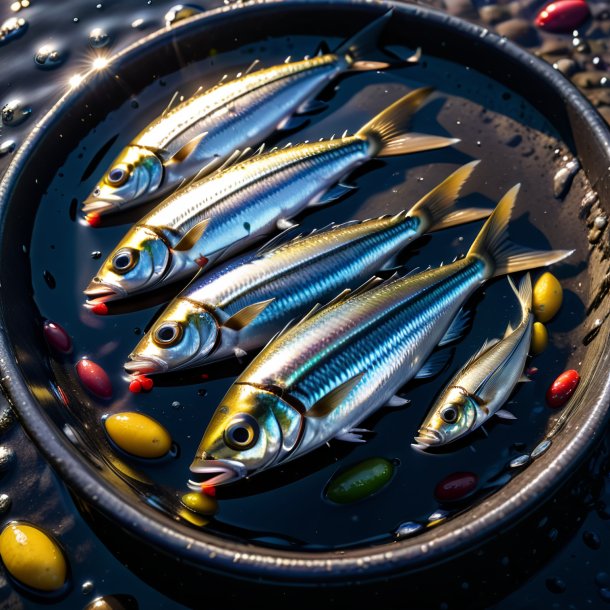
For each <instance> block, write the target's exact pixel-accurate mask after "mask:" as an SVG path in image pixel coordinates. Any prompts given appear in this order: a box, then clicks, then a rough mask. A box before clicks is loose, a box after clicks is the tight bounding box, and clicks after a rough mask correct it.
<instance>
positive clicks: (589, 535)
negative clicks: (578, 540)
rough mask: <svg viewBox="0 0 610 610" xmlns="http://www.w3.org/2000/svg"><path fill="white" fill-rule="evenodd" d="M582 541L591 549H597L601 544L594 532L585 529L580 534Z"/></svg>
mask: <svg viewBox="0 0 610 610" xmlns="http://www.w3.org/2000/svg"><path fill="white" fill-rule="evenodd" d="M582 541H583V542H584V543H585V544H586V545H587V546H588V547H589V548H590V549H593V550H594V551H597V550H598V549H599V548H600V547H601V545H602V543H601V540H600V538H599V536H598V535H597V534H596V533H595V532H591V531H586V532H585V533H584V534H583V535H582Z"/></svg>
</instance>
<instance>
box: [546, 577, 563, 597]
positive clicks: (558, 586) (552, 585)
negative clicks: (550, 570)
mask: <svg viewBox="0 0 610 610" xmlns="http://www.w3.org/2000/svg"><path fill="white" fill-rule="evenodd" d="M545 584H546V588H547V589H548V590H549V591H550V592H551V593H563V592H564V591H565V590H566V583H565V582H564V581H563V580H562V579H561V578H558V577H557V576H552V577H551V578H547V579H546V583H545Z"/></svg>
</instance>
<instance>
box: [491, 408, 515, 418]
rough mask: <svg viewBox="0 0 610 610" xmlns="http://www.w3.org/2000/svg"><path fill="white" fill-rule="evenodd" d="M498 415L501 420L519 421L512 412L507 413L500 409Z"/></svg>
mask: <svg viewBox="0 0 610 610" xmlns="http://www.w3.org/2000/svg"><path fill="white" fill-rule="evenodd" d="M496 415H497V416H498V417H499V418H500V419H517V417H516V416H515V415H513V414H512V413H511V412H510V411H507V410H506V409H500V410H499V411H496Z"/></svg>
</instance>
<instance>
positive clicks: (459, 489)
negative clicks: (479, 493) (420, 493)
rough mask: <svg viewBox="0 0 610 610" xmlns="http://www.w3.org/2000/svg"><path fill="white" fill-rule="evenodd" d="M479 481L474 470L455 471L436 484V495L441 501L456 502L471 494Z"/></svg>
mask: <svg viewBox="0 0 610 610" xmlns="http://www.w3.org/2000/svg"><path fill="white" fill-rule="evenodd" d="M478 482H479V477H477V475H476V474H474V472H454V473H453V474H450V475H449V476H448V477H446V478H444V479H443V480H442V481H441V482H440V483H439V484H438V485H437V486H436V489H435V490H434V495H435V496H436V499H437V500H438V501H439V502H455V501H457V500H461V499H462V498H465V497H466V496H468V495H470V494H471V493H472V492H473V491H474V490H475V489H476V486H477V483H478Z"/></svg>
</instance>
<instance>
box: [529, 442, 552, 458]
mask: <svg viewBox="0 0 610 610" xmlns="http://www.w3.org/2000/svg"><path fill="white" fill-rule="evenodd" d="M551 443H552V441H550V440H549V439H546V440H544V441H542V442H541V443H538V444H537V445H536V447H535V448H534V450H533V451H532V453H531V455H530V457H531V458H532V459H533V460H534V459H536V458H538V457H540V456H541V455H542V454H543V453H546V451H547V450H548V448H549V447H550V446H551Z"/></svg>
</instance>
